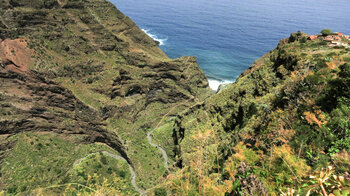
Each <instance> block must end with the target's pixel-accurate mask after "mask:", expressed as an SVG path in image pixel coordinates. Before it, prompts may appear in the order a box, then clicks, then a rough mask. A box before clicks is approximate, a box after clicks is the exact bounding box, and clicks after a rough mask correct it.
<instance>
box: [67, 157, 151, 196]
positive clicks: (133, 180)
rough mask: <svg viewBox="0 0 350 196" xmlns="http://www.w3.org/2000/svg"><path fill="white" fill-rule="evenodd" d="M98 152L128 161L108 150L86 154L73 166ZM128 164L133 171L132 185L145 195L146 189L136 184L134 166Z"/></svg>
mask: <svg viewBox="0 0 350 196" xmlns="http://www.w3.org/2000/svg"><path fill="white" fill-rule="evenodd" d="M97 153H102V154H104V155H107V156H109V157H112V158H113V159H116V160H122V161H125V162H126V163H128V162H127V161H126V160H125V159H124V158H123V157H121V156H119V155H116V154H112V153H110V152H107V151H100V152H94V153H90V154H88V155H86V156H85V157H83V158H81V159H78V160H76V161H75V162H74V163H73V167H74V166H76V165H78V164H79V163H81V162H82V161H83V160H84V159H86V158H88V157H89V156H91V155H93V154H97ZM128 165H129V170H130V173H131V181H130V182H131V185H132V186H133V187H134V188H135V190H136V191H137V192H139V193H140V195H144V194H145V191H144V190H142V189H141V188H140V187H138V186H137V184H136V177H137V175H136V173H135V170H134V168H133V167H132V165H130V164H129V163H128Z"/></svg>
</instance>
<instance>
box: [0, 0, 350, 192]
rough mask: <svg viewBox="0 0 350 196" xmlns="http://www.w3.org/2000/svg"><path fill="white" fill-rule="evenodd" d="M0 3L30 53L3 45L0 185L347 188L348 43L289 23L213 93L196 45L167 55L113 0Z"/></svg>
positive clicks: (8, 188) (11, 33) (4, 32)
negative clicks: (26, 59) (334, 43)
mask: <svg viewBox="0 0 350 196" xmlns="http://www.w3.org/2000/svg"><path fill="white" fill-rule="evenodd" d="M0 14H2V15H4V14H6V17H8V19H7V20H6V25H5V24H3V22H0V32H1V36H4V37H6V38H8V39H12V40H15V39H18V38H23V39H24V40H26V42H27V43H28V47H29V48H31V49H32V50H33V54H30V55H31V56H33V59H34V60H33V62H30V63H28V66H29V67H28V69H29V70H30V71H28V72H26V73H23V72H21V71H18V70H17V71H9V70H8V69H5V67H6V66H7V65H5V63H6V62H3V59H0V61H1V62H0V63H1V65H2V66H1V67H0V87H1V88H0V132H1V135H0V150H1V154H0V156H1V175H0V188H1V190H3V192H0V194H5V193H6V194H9V195H18V194H24V195H27V194H34V195H40V194H44V195H58V194H62V193H63V194H66V195H78V194H79V195H138V194H139V193H142V192H143V191H145V192H147V194H154V195H159V196H164V195H259V194H264V195H280V194H282V195H293V194H299V195H308V194H323V195H326V194H330V193H333V194H334V195H346V194H348V192H349V178H348V176H347V173H346V172H348V168H349V167H350V160H349V156H350V155H349V152H350V139H349V138H350V118H349V116H350V89H349V86H350V79H349V78H350V53H349V49H346V48H345V47H334V48H332V47H329V46H328V45H327V43H326V42H324V41H322V40H321V39H315V40H308V39H307V38H308V35H307V34H305V33H303V32H300V31H299V32H297V33H292V34H291V36H290V38H288V39H284V40H282V41H281V42H280V43H279V45H278V47H277V48H276V49H274V50H272V51H271V52H269V53H267V54H266V55H264V56H263V57H262V58H260V59H258V60H256V61H255V62H254V64H253V65H252V66H251V67H250V68H249V69H248V70H246V71H245V72H244V73H243V74H242V75H241V76H240V77H239V78H238V79H237V81H236V82H235V83H234V84H232V85H228V86H226V87H225V88H224V89H222V90H221V91H220V92H219V93H217V94H215V95H212V92H211V90H210V89H209V88H208V82H207V80H206V78H205V75H204V73H203V72H202V71H201V70H200V69H199V67H198V65H197V63H196V60H195V58H193V57H181V58H178V59H169V58H168V57H167V56H166V55H165V54H164V53H163V52H162V51H161V50H160V49H159V48H158V47H157V44H156V43H155V42H154V40H152V39H151V38H150V37H148V36H147V35H146V34H145V33H144V32H142V31H141V30H140V29H139V28H138V27H137V26H136V25H135V23H134V22H133V21H131V20H130V19H129V18H128V17H126V16H125V15H123V14H122V13H121V12H120V11H119V10H117V9H116V8H115V7H114V6H113V5H112V4H111V3H109V2H108V1H105V0H85V1H82V0H70V1H62V0H61V1H56V0H49V1H42V0H35V1H19V0H13V1H11V2H10V1H9V0H4V1H2V2H1V4H0ZM330 34H332V31H331V30H329V29H324V30H322V35H324V36H326V35H330ZM344 42H346V40H345V41H344ZM0 49H1V48H0ZM15 51H16V50H13V52H12V53H14V52H15ZM1 52H2V53H1ZM0 53H1V54H6V52H3V51H0ZM6 58H8V57H6ZM9 60H10V59H9ZM4 61H6V59H5V60H4ZM7 63H8V62H7ZM7 68H9V67H7ZM13 69H16V68H13ZM149 134H150V136H151V137H152V141H153V143H155V144H157V145H158V146H160V147H161V148H163V149H164V150H165V151H166V153H167V156H168V157H169V168H166V166H165V164H164V157H163V155H162V154H161V151H160V150H159V149H158V148H157V147H154V146H152V145H151V143H150V142H149V140H148V138H147V136H148V135H149ZM106 152H109V153H111V154H114V155H120V156H115V157H113V156H107V155H106ZM125 160H126V161H125ZM330 165H332V166H334V168H333V167H332V168H331V167H328V166H330ZM129 168H131V169H130V170H129ZM324 168H328V169H324ZM130 171H131V172H130ZM133 171H135V174H136V185H137V186H135V185H133V178H132V175H133V173H132V172H133ZM329 177H331V178H329ZM135 187H136V188H135ZM137 187H139V188H140V189H141V190H138V189H137Z"/></svg>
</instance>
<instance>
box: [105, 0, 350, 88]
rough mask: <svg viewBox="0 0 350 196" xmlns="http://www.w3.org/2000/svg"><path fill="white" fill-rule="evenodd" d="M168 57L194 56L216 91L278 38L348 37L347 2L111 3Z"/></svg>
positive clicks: (224, 0)
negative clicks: (328, 31)
mask: <svg viewBox="0 0 350 196" xmlns="http://www.w3.org/2000/svg"><path fill="white" fill-rule="evenodd" d="M110 1H111V2H112V3H113V4H115V5H116V7H117V8H118V9H119V10H121V11H122V12H123V13H124V14H126V15H127V16H129V17H130V18H131V19H132V20H134V21H135V22H136V24H137V25H138V26H139V27H140V28H141V29H143V30H144V31H145V32H146V33H147V34H148V35H150V36H151V37H153V38H154V39H156V40H158V41H160V43H161V45H160V48H161V49H162V50H163V51H164V52H165V53H166V54H167V55H168V56H169V57H171V58H178V57H180V56H196V57H197V60H198V64H199V66H200V67H201V68H202V70H204V72H205V74H206V75H207V77H208V79H209V83H210V87H211V88H212V89H214V90H216V89H217V88H218V86H219V85H220V84H222V83H230V82H234V81H235V79H236V78H237V77H238V76H239V75H240V74H241V73H242V72H243V71H244V70H245V69H247V68H248V67H249V66H250V65H251V64H252V63H253V62H254V60H256V59H258V58H260V57H261V56H263V55H264V54H265V53H267V52H268V51H270V50H272V49H274V48H275V47H276V46H277V44H278V42H279V40H281V39H283V38H286V37H289V35H290V33H292V32H297V31H298V30H301V31H303V32H306V33H308V34H317V33H319V32H320V31H321V30H322V29H324V28H330V29H332V30H333V31H337V32H343V33H345V34H347V35H348V34H350V22H349V21H350V1H349V0H299V1H290V0H260V1H257V0H244V1H237V0H215V1H209V0H157V1H156V0H110Z"/></svg>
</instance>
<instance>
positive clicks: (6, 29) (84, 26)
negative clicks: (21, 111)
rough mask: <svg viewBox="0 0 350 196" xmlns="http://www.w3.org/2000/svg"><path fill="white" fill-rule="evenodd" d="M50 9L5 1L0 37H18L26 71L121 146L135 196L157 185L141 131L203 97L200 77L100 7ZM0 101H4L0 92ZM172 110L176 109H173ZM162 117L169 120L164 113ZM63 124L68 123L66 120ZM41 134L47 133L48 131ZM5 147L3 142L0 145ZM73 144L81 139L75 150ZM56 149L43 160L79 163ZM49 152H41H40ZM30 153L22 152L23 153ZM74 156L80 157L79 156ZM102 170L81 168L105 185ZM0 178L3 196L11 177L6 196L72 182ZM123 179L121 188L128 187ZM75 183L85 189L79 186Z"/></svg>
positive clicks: (109, 8) (76, 1) (156, 167)
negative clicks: (52, 85)
mask: <svg viewBox="0 0 350 196" xmlns="http://www.w3.org/2000/svg"><path fill="white" fill-rule="evenodd" d="M57 2H58V1H55V0H50V1H41V0H38V1H35V2H29V1H28V2H27V1H16V3H12V6H11V5H10V3H9V1H5V2H4V3H2V4H1V9H0V12H1V13H2V14H3V13H5V12H6V13H7V14H8V15H6V18H5V19H4V20H6V21H5V23H6V25H5V26H4V25H0V32H1V33H2V34H3V35H4V36H5V37H7V38H10V39H15V38H18V37H21V38H24V39H25V40H27V41H28V43H29V46H30V47H31V48H32V49H33V50H34V51H35V58H34V62H33V63H32V64H31V67H30V68H31V70H32V71H35V72H36V73H37V74H39V75H42V76H44V77H46V78H47V79H48V80H52V81H55V82H57V83H58V84H59V85H60V86H62V87H64V88H67V89H69V90H70V91H72V93H73V94H74V96H75V97H76V98H77V99H78V100H79V101H81V102H82V104H84V105H85V106H87V107H88V108H90V109H91V110H92V111H94V112H95V114H92V113H90V111H89V112H87V114H88V115H91V116H93V115H96V116H98V118H96V119H97V120H100V122H99V123H102V124H101V126H102V127H103V128H105V129H107V130H108V131H109V132H111V133H114V134H117V135H118V136H119V138H120V139H121V141H122V142H123V146H124V147H125V148H126V153H127V156H128V157H129V158H130V160H131V162H132V164H133V166H134V167H135V170H136V173H137V175H138V177H137V183H138V185H139V186H140V187H141V188H143V189H147V188H151V187H153V186H154V185H156V184H157V183H158V181H157V180H158V179H159V177H161V176H163V174H164V172H165V168H164V166H163V164H162V160H163V158H162V157H161V155H160V152H159V150H158V149H156V148H154V147H152V146H150V145H149V143H148V142H147V137H146V134H147V131H149V130H152V129H153V128H155V125H156V124H158V123H159V122H160V121H161V119H162V118H163V117H164V118H167V117H168V115H169V116H170V115H175V114H176V113H178V112H179V111H181V110H183V109H184V108H186V107H189V106H191V105H193V104H196V103H197V102H198V101H199V100H202V99H204V98H205V97H207V96H208V95H209V94H210V90H209V88H208V83H207V81H206V78H205V76H204V74H203V72H202V71H201V70H200V69H199V67H198V65H197V63H196V62H195V59H194V58H192V57H182V58H179V59H175V60H171V59H169V58H168V57H167V56H166V55H165V54H164V53H163V52H162V51H161V50H160V49H159V48H158V47H157V45H156V44H155V42H154V40H152V39H151V38H150V37H148V36H147V35H146V34H145V33H144V32H142V31H141V30H140V29H139V28H138V27H137V26H136V24H135V23H134V22H133V21H131V20H130V19H129V18H128V17H127V16H125V15H124V14H122V13H121V12H120V11H119V10H117V9H116V8H115V7H114V6H113V5H112V4H111V3H109V2H107V1H105V0H98V1H95V0H94V1H92V0H88V1H81V0H71V1H59V2H60V4H58V3H57ZM1 24H3V23H1ZM18 29H20V30H18ZM19 88H21V87H19ZM2 93H4V94H5V95H6V97H8V96H7V94H8V93H7V92H2ZM179 104H181V105H182V107H174V106H177V105H179ZM29 109H30V108H29ZM9 110H13V109H12V108H10V109H9ZM52 110H53V113H59V112H60V111H59V110H58V109H57V108H52ZM169 111H171V112H170V113H168V112H169ZM165 114H167V115H165ZM71 116H72V117H74V114H72V115H71ZM13 117H14V115H12V116H8V115H7V114H4V115H2V116H1V120H6V119H8V118H13ZM63 121H64V123H63V124H62V128H63V129H73V130H74V127H75V126H76V125H77V124H79V122H78V121H74V120H73V121H71V120H70V119H63ZM50 123H54V122H49V123H48V125H50ZM60 126H61V124H60ZM66 127H67V128H66ZM45 131H50V127H48V128H46V130H45ZM168 131H169V132H168V133H169V134H167V136H168V137H171V130H168ZM77 132H78V131H77ZM33 134H34V133H33ZM39 135H40V134H39ZM17 137H19V138H21V137H22V136H17ZM40 137H41V136H40ZM48 137H51V136H48ZM67 138H68V137H67ZM67 138H65V139H63V140H67ZM6 140H7V139H6V137H5V138H4V141H6ZM20 140H22V139H20ZM45 140H48V139H47V138H46V139H45ZM167 140H171V138H167ZM62 142H63V141H62ZM65 142H66V143H67V146H74V145H73V144H71V145H68V144H69V141H65ZM80 142H81V139H80V140H79V141H77V142H76V143H80ZM20 145H22V144H21V143H18V142H17V143H16V144H15V147H14V149H16V148H19V147H20ZM81 145H82V146H84V144H81ZM63 146H65V145H62V148H57V149H55V150H54V151H52V152H55V153H52V154H51V153H48V154H46V157H45V158H46V159H55V156H56V155H57V154H67V156H68V154H69V156H68V157H65V156H62V157H60V158H59V159H60V160H61V159H62V160H66V162H65V163H66V164H67V165H69V164H71V162H72V161H73V160H71V159H73V158H74V157H75V158H80V157H77V156H70V152H71V150H72V149H68V148H63ZM53 147H54V146H47V148H48V149H47V151H49V150H50V149H51V148H53ZM84 148H85V147H84ZM86 148H88V149H89V148H90V147H89V146H86ZM171 148H173V147H172V146H168V150H169V151H170V149H171ZM32 150H33V149H32V148H28V151H32ZM45 152H46V151H45ZM11 153H17V151H14V150H11V151H9V152H7V153H6V154H5V157H8V159H7V160H6V161H10V162H13V163H16V162H18V161H19V160H18V159H17V158H16V156H9V155H10V154H11ZM79 155H82V156H83V155H84V153H81V154H79ZM32 156H33V158H34V159H35V161H36V164H38V165H39V164H41V162H40V161H39V160H40V159H41V158H40V157H42V156H43V154H41V153H39V154H35V153H34V154H33V155H32ZM73 162H74V161H73ZM25 163H26V164H25V165H24V166H23V167H26V168H31V167H30V166H28V164H29V163H28V162H25ZM67 165H64V166H63V167H62V170H64V169H67V168H66V167H68V166H67ZM112 166H113V164H112ZM47 167H50V165H49V164H46V166H44V170H42V172H43V174H42V175H44V176H46V178H45V179H47V180H50V179H52V178H53V175H54V174H53V173H52V174H51V173H50V172H48V174H46V169H45V168H47ZM108 167H110V164H109V165H106V166H104V165H103V168H102V169H100V170H92V169H91V168H90V169H89V167H87V168H86V169H87V171H90V172H91V175H93V174H92V173H94V172H96V173H100V174H101V172H102V174H103V175H104V176H107V178H109V177H110V176H112V175H111V174H107V173H105V172H104V171H106V169H107V168H108ZM4 171H6V172H7V173H6V175H3V177H2V181H3V184H2V187H6V189H7V188H8V187H12V185H14V184H12V183H11V184H8V180H7V179H9V178H11V175H12V174H13V175H14V176H17V180H18V181H17V182H16V183H17V184H18V185H19V186H16V187H17V189H15V188H13V189H11V190H10V191H11V192H21V191H24V189H25V188H22V187H27V189H26V190H32V189H35V188H37V187H44V186H46V185H49V184H51V183H52V184H59V183H66V182H77V181H78V180H79V179H78V178H69V179H67V178H66V176H65V175H61V176H59V177H58V179H57V180H56V181H52V182H50V183H47V184H45V183H43V181H38V182H37V183H28V182H27V179H26V178H21V176H26V175H27V174H28V175H29V173H32V172H34V170H32V169H29V170H28V171H25V170H21V169H19V170H17V169H16V168H15V169H14V170H8V168H5V169H4ZM125 172H128V171H125ZM113 173H115V172H113ZM127 176H128V175H126V179H124V181H123V182H125V181H127V180H128V179H127ZM109 180H112V179H111V178H109ZM41 182H42V183H41ZM82 183H83V184H86V183H88V181H87V179H85V181H82ZM116 186H117V187H119V186H121V187H123V186H124V184H123V183H119V184H117V185H116ZM125 186H126V188H125V190H126V191H130V190H131V189H132V188H131V187H130V184H128V183H126V184H125ZM7 190H8V189H7ZM123 190H124V189H123ZM122 192H123V191H122Z"/></svg>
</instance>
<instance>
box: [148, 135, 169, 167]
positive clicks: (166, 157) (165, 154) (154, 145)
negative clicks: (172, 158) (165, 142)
mask: <svg viewBox="0 0 350 196" xmlns="http://www.w3.org/2000/svg"><path fill="white" fill-rule="evenodd" d="M153 131H154V130H152V131H150V132H148V133H147V140H148V143H149V144H150V145H151V146H153V147H156V148H158V149H159V150H160V151H161V152H162V155H163V159H164V166H165V169H168V167H169V165H168V163H169V162H168V160H169V157H168V154H167V153H166V151H165V150H164V149H163V148H162V147H160V146H158V145H157V144H155V143H153V142H152V135H151V134H152V133H153Z"/></svg>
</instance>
